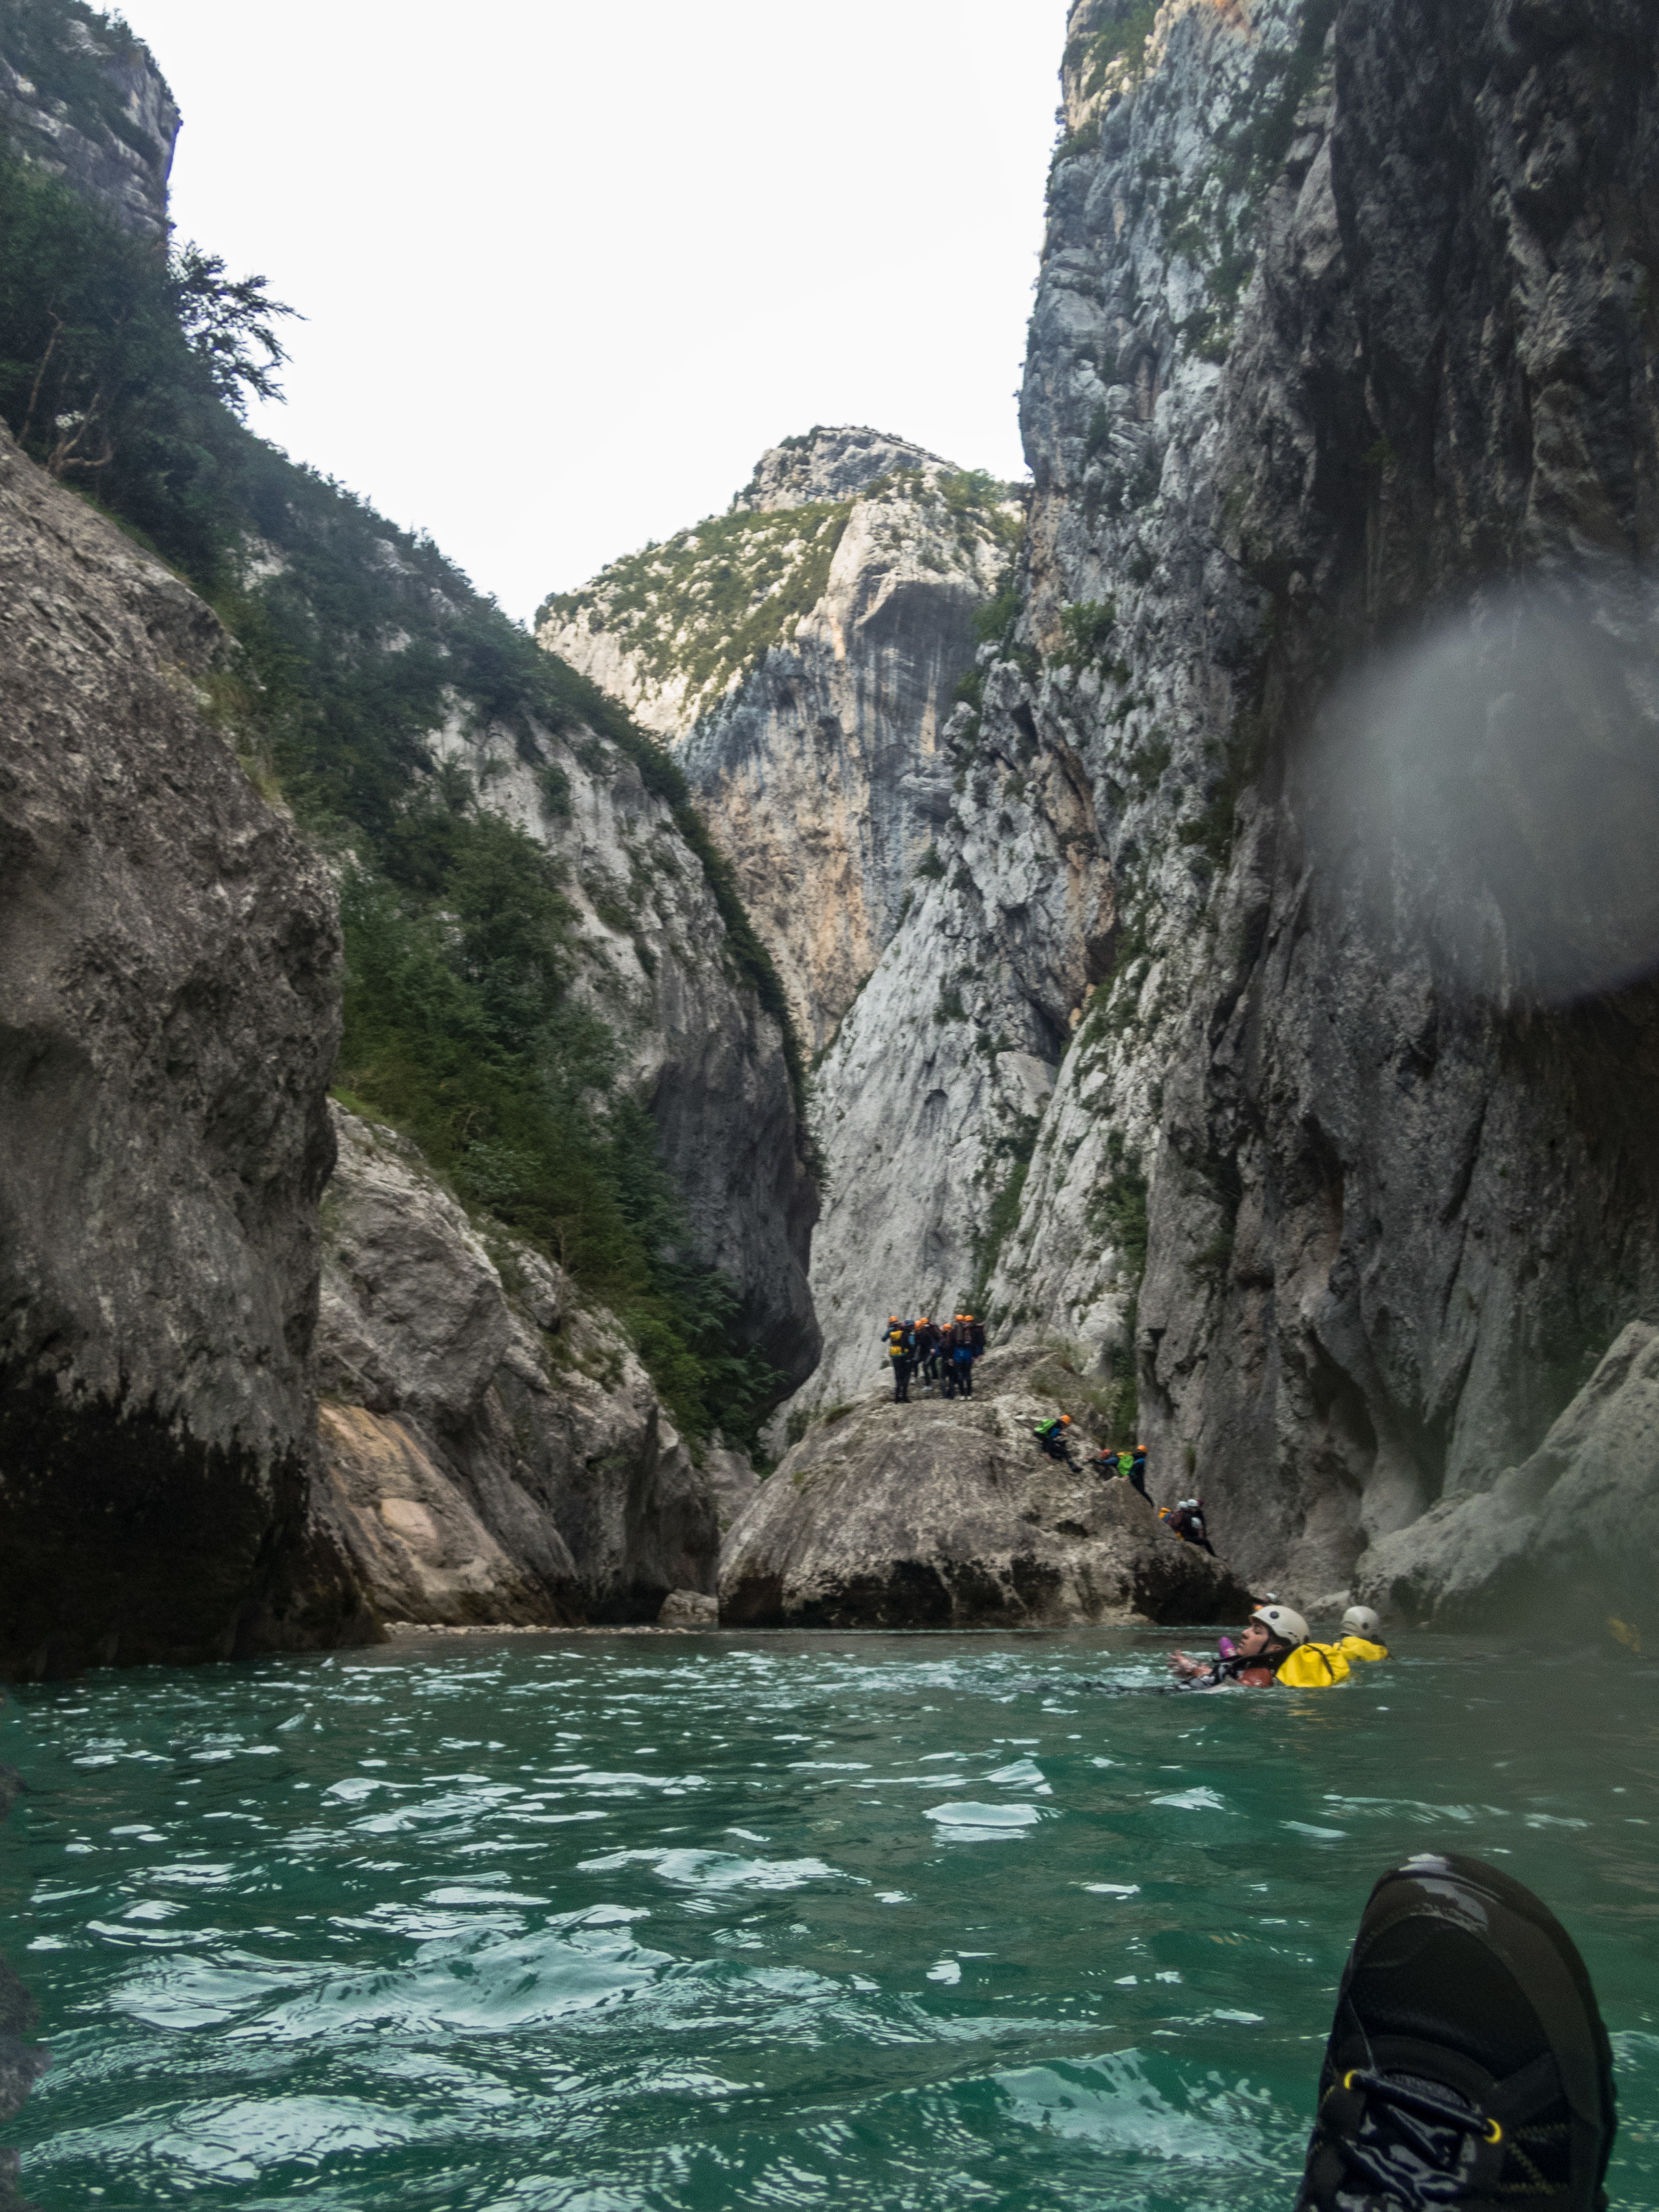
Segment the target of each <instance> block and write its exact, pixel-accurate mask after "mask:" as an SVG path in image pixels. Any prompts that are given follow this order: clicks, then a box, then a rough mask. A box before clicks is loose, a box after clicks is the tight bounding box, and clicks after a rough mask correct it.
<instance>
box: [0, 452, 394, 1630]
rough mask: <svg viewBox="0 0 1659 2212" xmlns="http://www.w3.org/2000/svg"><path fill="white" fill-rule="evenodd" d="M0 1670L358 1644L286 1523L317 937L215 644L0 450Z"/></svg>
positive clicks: (110, 541)
mask: <svg viewBox="0 0 1659 2212" xmlns="http://www.w3.org/2000/svg"><path fill="white" fill-rule="evenodd" d="M0 612H3V620H0V702H3V706H0V976H3V984H0V1674H57V1673H61V1672H64V1671H65V1670H68V1669H71V1668H77V1667H80V1666H83V1665H85V1664H87V1663H88V1662H123V1663H130V1662H151V1661H185V1660H190V1659H201V1658H209V1657H221V1656H228V1655H230V1654H232V1653H234V1652H238V1651H242V1650H252V1649H255V1648H258V1646H259V1645H261V1644H270V1643H273V1642H275V1643H292V1644H319V1643H320V1644H326V1643H330V1642H332V1641H337V1640H338V1639H339V1638H341V1637H342V1636H344V1635H349V1634H352V1633H359V1634H361V1633H362V1632H365V1626H366V1624H365V1623H364V1621H363V1620H362V1616H361V1615H360V1613H359V1608H358V1605H357V1600H356V1594H355V1592H354V1591H353V1589H352V1588H351V1585H350V1581H349V1577H348V1576H345V1575H343V1574H342V1573H341V1572H339V1571H338V1570H337V1563H334V1562H331V1559H329V1557H328V1555H327V1552H326V1547H322V1548H321V1549H319V1547H318V1545H317V1542H316V1538H315V1531H314V1530H313V1529H312V1528H308V1526H307V1510H306V1507H307V1480H308V1475H309V1470H310V1465H311V1458H312V1453H313V1427H314V1401H313V1396H312V1390H311V1379H310V1374H309V1368H308V1360H309V1354H310V1349H311V1335H312V1327H313V1319H314V1316H315V1313H316V1299H317V1271H318V1234H317V1204H318V1198H319V1193H320V1191H321V1189H322V1187H323V1184H324V1182H325V1178H326V1176H327V1175H328V1171H329V1168H330V1165H331V1161H332V1159H333V1154H334V1140H333V1137H332V1134H331V1131H330V1128H329V1123H328V1115H327V1110H326V1092H327V1083H328V1072H329V1067H330V1065H331V1061H332V1060H333V1057H334V1051H335V1045H336V1041H337V1036H338V1023H339V998H340V936H339V928H338V925H337V921H336V916H335V905H334V898H333V895H332V892H331V888H330V884H329V881H328V878H327V874H326V872H325V869H324V867H323V866H322V865H321V864H320V862H319V860H317V859H316V857H315V856H314V855H313V854H312V853H310V852H309V851H307V848H306V847H305V846H304V845H303V844H302V843H301V840H300V839H299V837H298V836H296V835H295V830H294V827H293V824H292V823H290V822H289V820H288V819H287V818H286V817H285V816H284V815H283V813H282V812H281V811H279V810H278V809H276V807H273V806H271V805H269V804H267V802H266V800H265V799H264V798H262V797H261V796H260V794H259V793H258V790H256V788H255V787H254V785H253V783H252V781H250V779H249V776H248V775H247V773H246V771H245V770H244V769H243V768H242V767H241V766H240V764H239V763H238V761H237V758H236V756H235V754H234V751H233V750H232V749H231V747H230V745H229V744H228V743H227V742H226V739H225V738H224V736H223V734H222V732H221V731H220V730H219V729H218V728H217V727H216V726H215V725H214V723H213V721H212V720H211V719H210V714H209V712H208V711H207V709H208V708H209V707H210V699H209V696H208V691H207V688H206V685H205V684H204V678H206V677H207V676H208V675H209V674H210V672H211V671H213V670H214V668H215V667H216V666H217V665H221V664H222V662H223V661H224V659H225V658H226V657H227V655H228V652H229V650H230V648H229V644H228V640H227V638H226V636H225V635H224V633H223V631H222V629H220V626H219V624H218V622H217V621H216V618H215V617H214V616H213V615H212V613H211V612H210V611H209V609H208V608H207V607H206V606H204V605H203V603H202V601H201V600H200V599H197V597H196V596H195V594H194V593H193V592H190V591H188V590H186V588H185V586H184V585H183V584H181V583H180V582H179V580H178V579H177V578H176V577H174V576H173V575H172V574H169V573H168V571H167V570H166V569H165V568H162V567H161V564H160V563H159V562H156V561H154V560H152V559H150V558H149V556H148V555H146V554H144V553H143V552H141V551H140V550H138V548H137V546H135V545H134V544H132V543H131V541H130V540H129V539H127V538H124V537H123V536H122V535H121V534H120V532H118V531H117V530H115V529H114V528H113V527H112V526H111V525H110V524H108V523H107V522H106V521H104V520H102V519H101V518H100V516H99V515H97V514H95V513H93V511H92V510H91V508H90V507H88V506H87V505H86V504H85V502H84V501H82V500H79V499H76V498H75V497H74V496H73V495H71V494H70V493H69V492H67V491H65V490H64V489H62V487H61V486H59V485H58V484H55V483H52V482H51V481H50V480H49V479H48V478H47V477H46V476H45V475H44V474H43V473H42V472H41V471H40V470H39V469H37V468H35V467H34V466H33V464H32V463H30V462H29V461H27V460H26V459H24V458H23V456H22V455H21V453H19V451H18V449H17V447H16V446H15V444H14V442H13V441H12V440H11V439H10V438H9V436H8V435H6V433H5V432H4V431H3V429H0Z"/></svg>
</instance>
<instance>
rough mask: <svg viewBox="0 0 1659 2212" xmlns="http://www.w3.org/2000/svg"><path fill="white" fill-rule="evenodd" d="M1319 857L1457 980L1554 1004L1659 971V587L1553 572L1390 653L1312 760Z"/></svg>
mask: <svg viewBox="0 0 1659 2212" xmlns="http://www.w3.org/2000/svg"><path fill="white" fill-rule="evenodd" d="M1301 795H1302V798H1303V799H1304V804H1305V819H1306V821H1307V824H1308V830H1309V836H1310V847H1311V849H1312V855H1313V857H1314V858H1315V860H1316V861H1317V862H1318V863H1319V864H1320V865H1321V866H1322V868H1324V869H1325V870H1326V871H1327V872H1328V874H1329V878H1330V879H1331V880H1332V881H1334V883H1336V884H1339V885H1340V887H1341V889H1342V890H1343V892H1344V893H1345V894H1346V895H1347V896H1351V897H1352V898H1353V899H1355V900H1356V901H1357V902H1358V907H1359V908H1360V911H1361V913H1362V915H1363V916H1364V921H1365V924H1366V926H1367V927H1369V928H1370V929H1371V930H1373V931H1375V932H1376V933H1380V934H1381V935H1383V936H1384V937H1388V936H1393V937H1395V938H1397V939H1401V940H1405V939H1410V938H1417V937H1420V936H1425V935H1426V936H1427V938H1428V939H1430V941H1431V945H1432V947H1433V951H1434V956H1435V964H1436V966H1437V969H1439V971H1440V973H1441V975H1442V978H1443V981H1448V982H1453V983H1457V984H1460V985H1462V987H1464V988H1465V989H1467V990H1469V991H1473V992H1475V993H1478V994H1480V995H1482V996H1486V997H1490V998H1492V999H1496V1000H1499V1001H1501V1002H1503V1003H1504V1004H1506V1005H1512V1006H1514V1005H1522V1006H1524V1005H1530V1006H1554V1005H1561V1004H1564V1003H1565V1002H1567V1001H1569V1000H1574V999H1579V998H1583V997H1585V996H1587V995H1588V994H1591V993H1595V992H1599V991H1607V990H1611V989H1615V988H1617V987H1620V986H1621V985H1624V984H1627V983H1631V982H1633V981H1636V980H1637V979H1638V977H1639V976H1641V975H1645V974H1646V973H1647V972H1648V971H1649V970H1650V969H1653V968H1655V967H1656V966H1659V577H1656V576H1655V575H1653V574H1650V573H1649V574H1638V573H1637V572H1635V571H1632V570H1626V571H1624V572H1622V573H1620V574H1597V573H1593V572H1591V571H1589V569H1583V570H1580V571H1578V572H1577V573H1576V574H1560V573H1554V574H1550V575H1548V576H1545V575H1535V576H1534V577H1532V578H1530V579H1528V580H1524V581H1522V582H1521V583H1518V584H1516V585H1511V586H1503V587H1502V588H1501V589H1499V590H1498V591H1496V592H1489V593H1487V594H1486V595H1485V596H1484V597H1483V598H1482V599H1481V600H1480V603H1479V604H1478V605H1475V606H1474V607H1473V608H1471V609H1470V610H1468V611H1467V612H1465V613H1464V614H1463V615H1462V616H1460V617H1457V618H1456V619H1455V620H1452V621H1448V622H1445V623H1442V624H1441V626H1440V627H1439V628H1438V629H1435V630H1433V631H1431V633H1429V634H1428V635H1425V636H1422V637H1419V639H1418V640H1416V641H1414V642H1413V643H1411V644H1409V645H1401V646H1396V647H1393V648H1391V649H1390V650H1389V651H1388V652H1385V653H1382V654H1379V655H1378V656H1377V657H1376V659H1375V660H1374V661H1373V662H1372V663H1371V664H1370V666H1369V667H1368V668H1367V669H1366V670H1365V671H1364V673H1363V674H1362V675H1360V676H1359V677H1358V678H1356V679H1354V680H1352V681H1351V682H1349V683H1348V684H1345V685H1343V686H1341V687H1340V689H1339V690H1337V691H1336V692H1335V693H1334V695H1333V696H1332V697H1331V699H1330V700H1329V701H1328V703H1327V706H1326V708H1324V710H1323V712H1322V714H1321V717H1320V719H1319V722H1318V725H1317V727H1316V732H1315V735H1314V740H1313V743H1312V744H1311V745H1310V749H1309V750H1308V752H1307V754H1306V756H1305V758H1304V771H1303V787H1302V794H1301Z"/></svg>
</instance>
